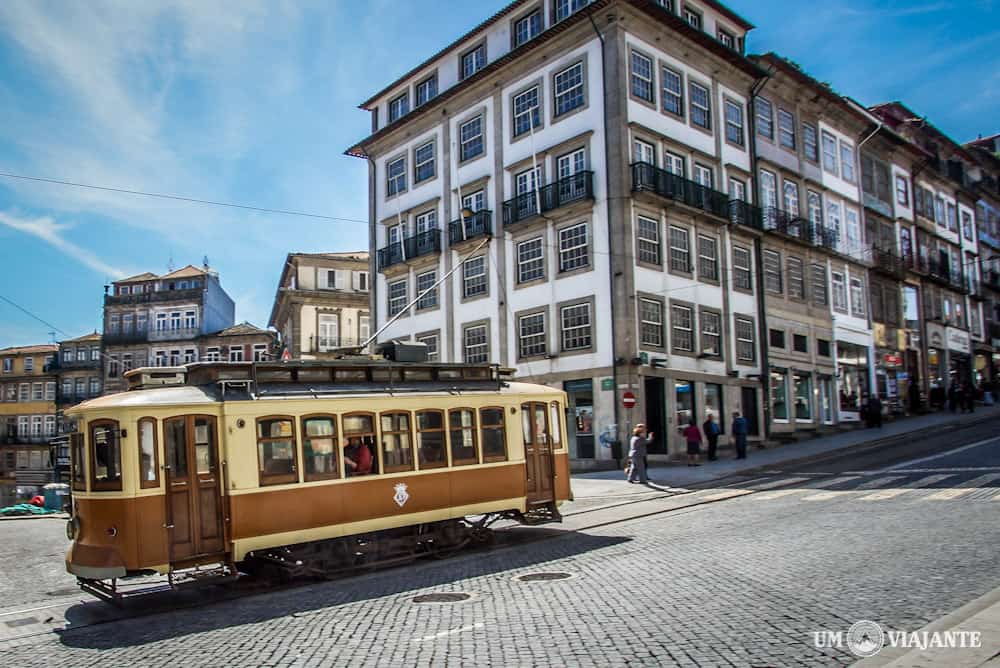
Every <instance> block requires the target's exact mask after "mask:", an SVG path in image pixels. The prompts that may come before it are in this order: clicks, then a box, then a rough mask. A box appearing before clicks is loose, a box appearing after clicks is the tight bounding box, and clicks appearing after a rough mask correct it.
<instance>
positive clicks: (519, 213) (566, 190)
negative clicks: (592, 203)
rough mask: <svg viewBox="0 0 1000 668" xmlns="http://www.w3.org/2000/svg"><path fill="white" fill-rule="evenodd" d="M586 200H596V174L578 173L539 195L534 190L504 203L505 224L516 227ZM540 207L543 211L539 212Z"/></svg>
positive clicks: (546, 188)
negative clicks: (541, 214)
mask: <svg viewBox="0 0 1000 668" xmlns="http://www.w3.org/2000/svg"><path fill="white" fill-rule="evenodd" d="M586 199H591V200H592V199H594V173H593V172H589V171H587V172H577V173H576V174H573V175H572V176H567V177H565V178H562V179H559V180H558V181H556V182H555V183H550V184H549V185H547V186H542V187H541V188H539V189H538V192H537V193H536V192H535V191H534V190H532V191H531V192H526V193H524V194H523V195H518V196H517V197H514V198H512V199H509V200H507V201H506V202H504V203H503V224H504V226H505V227H506V226H508V225H515V224H517V223H520V222H523V221H525V220H528V219H530V218H534V217H535V216H537V215H538V214H539V213H545V212H546V211H552V210H553V209H558V208H560V207H563V206H566V205H567V204H572V203H573V202H579V201H580V200H586ZM539 206H541V211H539V210H538V208H539Z"/></svg>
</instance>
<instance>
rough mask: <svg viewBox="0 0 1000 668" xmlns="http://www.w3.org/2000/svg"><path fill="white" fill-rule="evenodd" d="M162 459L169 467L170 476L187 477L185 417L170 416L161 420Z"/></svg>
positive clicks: (168, 477)
mask: <svg viewBox="0 0 1000 668" xmlns="http://www.w3.org/2000/svg"><path fill="white" fill-rule="evenodd" d="M163 445H164V455H163V456H164V459H166V462H165V463H166V465H167V466H168V467H169V468H170V472H169V474H168V475H167V480H168V481H169V480H170V478H186V477H187V474H188V472H187V470H188V467H187V421H186V420H185V418H182V417H179V418H171V419H169V420H164V421H163Z"/></svg>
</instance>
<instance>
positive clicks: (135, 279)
mask: <svg viewBox="0 0 1000 668" xmlns="http://www.w3.org/2000/svg"><path fill="white" fill-rule="evenodd" d="M156 277H157V276H156V274H154V273H152V272H150V271H145V272H143V273H141V274H136V275H135V276H129V277H128V278H123V279H121V280H120V281H115V283H116V284H117V283H140V282H142V281H152V280H153V279H155V278H156Z"/></svg>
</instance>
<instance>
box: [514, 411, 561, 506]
mask: <svg viewBox="0 0 1000 668" xmlns="http://www.w3.org/2000/svg"><path fill="white" fill-rule="evenodd" d="M521 428H522V431H523V432H524V465H525V469H526V479H527V497H528V504H529V505H536V504H544V503H549V502H550V501H555V498H556V497H555V485H554V476H555V466H554V463H553V455H552V445H553V442H552V432H551V428H550V424H549V419H548V408H547V405H546V404H543V403H530V404H521Z"/></svg>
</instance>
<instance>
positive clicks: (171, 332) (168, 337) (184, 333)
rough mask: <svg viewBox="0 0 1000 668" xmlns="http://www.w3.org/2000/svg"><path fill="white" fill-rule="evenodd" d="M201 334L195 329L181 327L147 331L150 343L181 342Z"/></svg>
mask: <svg viewBox="0 0 1000 668" xmlns="http://www.w3.org/2000/svg"><path fill="white" fill-rule="evenodd" d="M199 334H201V330H200V329H198V328H197V327H181V328H179V329H151V330H149V340H150V341H182V340H184V339H193V338H194V337H196V336H198V335H199Z"/></svg>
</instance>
